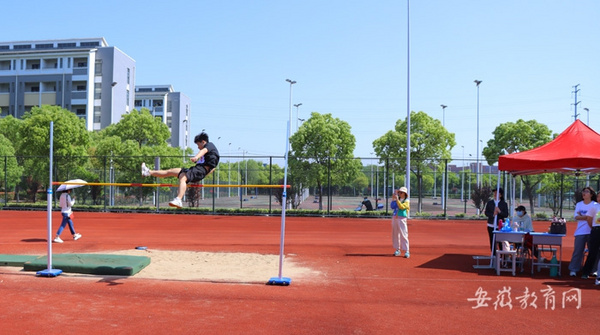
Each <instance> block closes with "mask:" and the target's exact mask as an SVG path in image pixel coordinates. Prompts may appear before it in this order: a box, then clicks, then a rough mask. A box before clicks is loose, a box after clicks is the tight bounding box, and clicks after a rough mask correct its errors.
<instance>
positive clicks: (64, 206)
mask: <svg viewBox="0 0 600 335" xmlns="http://www.w3.org/2000/svg"><path fill="white" fill-rule="evenodd" d="M74 204H75V198H74V197H73V198H71V190H70V189H69V190H66V191H64V192H63V193H62V194H61V195H60V208H61V210H60V212H61V215H62V222H61V223H60V227H59V228H58V231H57V232H56V237H54V240H53V241H54V242H55V243H63V240H62V239H61V238H60V234H61V233H62V232H63V230H64V229H65V227H66V226H67V224H69V230H71V234H72V235H73V240H75V241H77V240H78V239H80V238H81V234H78V233H76V232H75V227H74V226H73V220H72V218H73V211H72V210H71V207H73V205H74Z"/></svg>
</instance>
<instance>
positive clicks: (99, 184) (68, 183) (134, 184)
mask: <svg viewBox="0 0 600 335" xmlns="http://www.w3.org/2000/svg"><path fill="white" fill-rule="evenodd" d="M62 184H65V185H85V186H125V187H179V184H144V183H94V182H92V183H81V182H58V181H55V182H52V185H62ZM188 187H242V188H284V187H285V188H290V187H291V186H290V185H226V184H188Z"/></svg>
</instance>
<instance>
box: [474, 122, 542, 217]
mask: <svg viewBox="0 0 600 335" xmlns="http://www.w3.org/2000/svg"><path fill="white" fill-rule="evenodd" d="M492 134H493V135H494V137H493V138H492V139H490V140H489V141H488V142H487V146H486V147H485V148H483V156H484V157H485V159H486V161H487V162H488V164H490V165H491V164H494V163H496V162H497V161H498V157H499V156H500V155H504V154H506V153H509V154H510V153H513V152H521V151H526V150H530V149H533V148H536V147H539V146H541V145H544V144H546V143H548V142H550V141H551V140H552V138H553V135H552V131H551V130H550V129H549V128H548V126H546V125H545V124H541V123H539V122H537V121H536V120H529V121H524V120H522V119H519V120H517V122H506V123H502V124H500V125H499V126H498V127H496V129H494V131H493V132H492ZM520 178H521V180H522V181H523V186H524V187H525V192H526V193H527V195H528V197H529V209H530V211H529V212H530V213H531V215H533V214H535V212H534V206H533V200H534V195H535V187H536V186H537V185H538V184H539V183H540V181H542V180H543V178H544V176H543V175H535V176H520Z"/></svg>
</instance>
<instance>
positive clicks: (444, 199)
mask: <svg viewBox="0 0 600 335" xmlns="http://www.w3.org/2000/svg"><path fill="white" fill-rule="evenodd" d="M440 106H441V107H442V126H443V127H444V129H445V128H446V107H448V106H446V105H443V104H442V105H440ZM434 193H435V192H434ZM445 208H446V164H444V171H442V210H443V209H445ZM444 213H445V212H444Z"/></svg>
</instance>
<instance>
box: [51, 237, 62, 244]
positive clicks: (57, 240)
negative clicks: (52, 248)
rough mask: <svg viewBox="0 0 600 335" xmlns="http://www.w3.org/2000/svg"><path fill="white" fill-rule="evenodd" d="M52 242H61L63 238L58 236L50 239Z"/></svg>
mask: <svg viewBox="0 0 600 335" xmlns="http://www.w3.org/2000/svg"><path fill="white" fill-rule="evenodd" d="M52 242H54V243H63V240H61V239H60V237H58V236H57V237H56V238H55V239H54V240H52Z"/></svg>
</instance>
